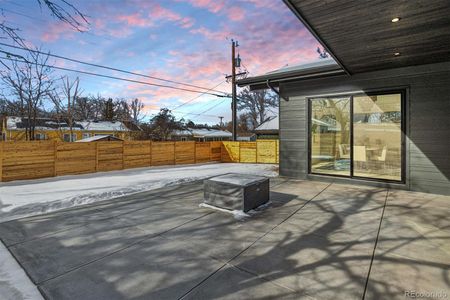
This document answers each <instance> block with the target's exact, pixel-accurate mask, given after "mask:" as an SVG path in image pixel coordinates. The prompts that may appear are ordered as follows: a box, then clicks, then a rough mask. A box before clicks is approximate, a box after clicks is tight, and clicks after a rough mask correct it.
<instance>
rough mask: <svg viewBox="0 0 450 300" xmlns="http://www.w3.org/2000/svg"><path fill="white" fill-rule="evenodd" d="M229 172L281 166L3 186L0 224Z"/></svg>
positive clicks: (186, 169) (149, 171)
mask: <svg viewBox="0 0 450 300" xmlns="http://www.w3.org/2000/svg"><path fill="white" fill-rule="evenodd" d="M227 173H239V174H249V175H262V176H268V177H275V176H278V172H277V165H268V164H239V163H212V164H203V165H185V166H165V167H150V168H139V169H128V170H123V171H113V172H102V173H92V174H85V175H73V176H60V177H52V178H45V179H36V180H21V181H14V182H3V183H0V222H4V221H8V220H12V219H17V218H21V217H25V216H31V215H37V214H43V213H47V212H50V211H54V210H58V209H63V208H68V207H73V206H78V205H82V204H87V203H94V202H98V201H103V200H109V199H111V198H115V197H120V196H125V195H130V194H134V193H139V192H143V191H149V190H153V189H158V188H162V187H165V186H169V185H175V184H179V183H183V182H191V181H196V180H203V179H206V178H210V177H213V176H218V175H223V174H227Z"/></svg>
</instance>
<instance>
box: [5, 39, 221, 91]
mask: <svg viewBox="0 0 450 300" xmlns="http://www.w3.org/2000/svg"><path fill="white" fill-rule="evenodd" d="M0 45H2V46H5V47H10V48H14V49H20V50H25V51H30V52H34V53H39V54H42V55H48V56H51V57H55V58H59V59H64V60H68V61H71V62H75V63H79V64H83V65H88V66H91V67H96V68H102V69H107V70H111V71H116V72H121V73H125V74H131V75H135V76H141V77H145V78H150V79H154V80H159V81H165V82H170V83H174V84H178V85H184V86H189V87H194V88H198V89H202V90H208V91H214V92H218V93H222V94H227V93H225V92H223V91H219V90H214V89H213V90H211V89H208V88H205V87H202V86H198V85H194V84H188V83H183V82H179V81H175V80H170V79H164V78H160V77H155V76H150V75H145V74H140V73H136V72H131V71H127V70H122V69H118V68H114V67H108V66H104V65H99V64H94V63H89V62H85V61H81V60H78V59H73V58H69V57H65V56H61V55H57V54H51V53H45V52H42V51H39V50H33V49H28V48H24V47H20V46H15V45H10V44H6V43H2V42H0Z"/></svg>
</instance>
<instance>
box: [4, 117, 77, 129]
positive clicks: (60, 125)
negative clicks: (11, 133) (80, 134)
mask: <svg viewBox="0 0 450 300" xmlns="http://www.w3.org/2000/svg"><path fill="white" fill-rule="evenodd" d="M34 124H35V128H36V129H38V130H55V129H69V124H67V122H66V121H64V120H57V119H53V118H36V121H35V123H34ZM6 127H7V129H10V130H12V129H25V128H27V127H29V119H28V118H22V117H6ZM72 128H73V129H74V130H77V129H78V130H80V129H83V128H82V126H81V125H80V124H79V123H76V122H74V124H73V125H72Z"/></svg>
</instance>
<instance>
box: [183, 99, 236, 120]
mask: <svg viewBox="0 0 450 300" xmlns="http://www.w3.org/2000/svg"><path fill="white" fill-rule="evenodd" d="M226 100H227V99H223V100H222V101H220V102H219V103H216V104H215V105H213V106H212V107H210V108H208V109H206V110H205V111H202V112H201V113H193V112H187V113H185V114H184V115H183V116H181V118H184V117H185V116H187V115H194V116H206V114H205V113H207V112H208V111H210V110H212V109H214V108H216V107H217V106H219V105H221V104H222V103H223V102H225V101H226ZM209 116H214V117H218V116H216V115H209Z"/></svg>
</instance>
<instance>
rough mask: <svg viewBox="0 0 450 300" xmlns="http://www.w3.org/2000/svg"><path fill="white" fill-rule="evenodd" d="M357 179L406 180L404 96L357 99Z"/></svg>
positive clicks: (355, 106)
mask: <svg viewBox="0 0 450 300" xmlns="http://www.w3.org/2000/svg"><path fill="white" fill-rule="evenodd" d="M353 145H354V146H353V176H356V177H366V178H375V179H383V180H396V181H400V180H401V179H402V172H401V170H402V96H401V94H389V95H376V96H355V97H353Z"/></svg>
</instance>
